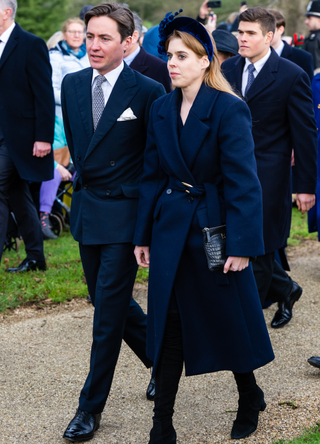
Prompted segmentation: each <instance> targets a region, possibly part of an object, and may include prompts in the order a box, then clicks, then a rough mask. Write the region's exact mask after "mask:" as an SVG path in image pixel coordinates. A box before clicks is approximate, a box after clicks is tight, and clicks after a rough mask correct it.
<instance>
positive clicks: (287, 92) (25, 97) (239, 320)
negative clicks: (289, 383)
mask: <svg viewBox="0 0 320 444" xmlns="http://www.w3.org/2000/svg"><path fill="white" fill-rule="evenodd" d="M16 9H17V3H16V0H0V259H1V255H2V250H3V245H4V240H5V236H6V230H7V224H8V215H9V210H12V211H13V212H14V214H15V217H16V220H17V223H18V226H19V228H20V231H21V234H22V236H23V239H24V242H25V248H26V258H25V259H24V261H23V262H22V263H21V264H20V265H19V266H18V267H15V268H9V269H7V270H6V271H7V272H9V273H17V272H28V271H31V270H37V269H40V270H45V269H46V262H45V257H44V254H43V239H55V238H56V235H55V234H54V232H53V230H52V226H51V225H50V213H51V211H52V207H53V204H54V201H55V197H56V193H57V190H58V188H59V186H60V183H61V182H62V181H71V182H73V195H72V207H71V219H70V230H71V233H72V235H73V237H74V239H75V240H76V241H77V242H78V243H79V250H80V256H81V261H82V264H83V270H84V273H85V277H86V281H87V285H88V291H89V294H90V298H91V301H92V304H93V306H94V318H93V341H92V349H91V358H90V369H89V373H88V376H87V379H86V381H85V382H84V386H83V388H82V390H81V393H80V397H79V407H78V409H77V411H76V413H75V416H74V418H73V419H72V420H71V421H70V423H69V425H68V426H67V428H66V430H65V433H64V435H63V438H64V439H66V440H68V441H72V442H82V441H88V440H90V439H92V438H93V436H94V434H95V432H96V431H97V430H98V428H99V425H100V420H101V413H102V411H103V410H104V408H105V405H106V403H107V399H108V395H109V392H110V388H111V385H112V379H113V374H114V370H115V367H116V363H117V359H118V356H119V352H120V347H121V342H122V339H123V340H125V341H126V343H127V344H128V345H129V347H130V348H131V349H132V351H133V352H134V353H135V354H136V355H137V356H138V358H139V359H140V360H141V361H142V363H143V364H144V365H145V367H146V368H151V369H152V374H151V380H150V382H149V385H148V387H147V392H146V394H147V398H148V399H149V400H152V401H154V416H153V427H152V429H151V432H150V441H149V444H174V443H176V442H177V435H176V432H175V429H174V426H173V413H174V404H175V398H176V394H177V391H178V386H179V380H180V377H181V374H182V370H183V365H185V373H186V375H187V376H189V375H198V374H203V373H211V372H217V371H221V370H229V371H231V372H233V375H234V379H235V383H236V386H237V389H238V392H239V405H238V411H237V416H236V419H235V421H234V423H233V426H232V430H231V438H233V439H241V438H245V437H246V436H249V435H250V434H251V433H253V432H254V431H255V430H256V428H257V426H258V420H259V412H260V411H263V410H264V409H265V408H266V402H265V399H264V392H263V390H262V389H261V388H260V386H259V385H258V384H257V382H256V379H255V375H254V370H255V369H257V368H259V367H262V366H264V365H266V364H267V363H269V362H271V361H272V360H273V359H274V354H273V350H272V344H271V342H270V338H269V335H268V330H267V327H266V324H265V320H264V316H263V308H264V307H266V306H268V305H269V304H272V303H276V304H277V310H276V312H275V315H274V317H273V319H272V322H271V327H272V328H274V329H280V328H283V327H285V326H286V325H287V324H288V323H289V322H290V321H291V319H292V317H293V307H294V304H295V303H296V302H297V301H298V300H299V299H300V297H301V295H302V292H303V289H302V288H301V287H300V285H299V284H298V283H297V282H294V281H293V280H292V279H291V277H290V276H289V274H288V273H287V271H288V270H289V265H288V262H287V260H286V254H285V247H286V243H287V238H288V237H289V232H290V223H291V211H292V190H294V193H295V201H296V205H297V208H298V210H299V211H301V213H302V214H303V213H305V212H308V218H309V229H310V231H318V232H319V229H318V227H319V225H320V211H319V210H318V208H319V201H318V200H316V195H319V194H318V193H319V191H320V190H318V187H319V185H318V182H317V172H318V168H319V167H318V162H317V160H318V159H317V156H318V154H317V151H318V137H317V133H318V130H317V128H319V125H320V100H319V97H320V92H319V91H320V73H319V69H320V47H319V39H320V0H314V1H312V2H310V3H309V5H308V8H307V11H306V19H305V23H306V25H307V27H308V29H309V30H310V35H309V36H308V37H307V38H305V39H304V43H303V45H301V43H302V42H301V40H302V38H301V35H299V36H298V37H297V35H295V36H293V38H292V39H291V38H290V39H284V37H283V35H284V32H285V27H286V22H285V17H284V16H283V14H282V13H281V12H280V11H278V10H276V9H265V8H262V7H254V8H250V7H248V6H247V5H246V4H243V5H242V6H241V9H240V11H239V13H234V14H232V15H231V16H230V17H229V18H228V19H227V20H226V22H222V23H220V24H219V25H217V17H216V16H215V14H213V13H212V11H211V9H210V8H209V4H208V1H207V0H205V2H204V3H203V4H202V5H201V7H200V10H199V14H198V17H197V18H196V19H195V18H191V17H184V16H183V15H182V12H183V11H182V10H180V11H179V12H176V13H174V14H173V13H171V12H170V13H168V14H167V15H166V17H165V18H164V19H163V20H162V21H161V23H160V24H159V25H157V26H154V27H152V28H151V29H149V30H147V29H145V28H144V27H143V24H142V20H141V18H140V17H139V16H138V14H136V13H135V12H132V11H130V9H129V8H128V6H127V5H125V4H117V3H102V4H100V5H98V6H92V5H86V6H85V7H84V8H83V9H82V10H81V12H80V18H78V17H73V18H70V19H68V20H66V21H65V23H64V24H63V26H62V30H61V32H60V31H59V32H57V33H55V34H54V35H53V36H52V37H51V38H50V39H49V41H48V42H47V45H48V47H46V45H45V43H44V42H43V40H41V39H40V38H38V37H36V36H34V35H32V34H30V33H28V32H26V31H24V30H23V29H22V28H21V27H20V26H19V25H18V23H16V22H15V13H16ZM288 42H289V43H288ZM294 42H296V43H297V44H296V47H294V46H293V44H294ZM30 181H32V182H41V187H40V196H39V215H38V212H37V210H36V207H35V205H34V202H33V199H32V196H31V194H30V190H29V187H28V182H30ZM217 233H218V234H217ZM204 239H205V241H204ZM204 242H205V243H206V242H208V243H209V244H210V245H209V246H208V244H206V245H204ZM204 247H205V248H204ZM212 264H216V266H215V267H213V265H212ZM217 264H218V265H217ZM138 266H141V267H149V269H150V270H149V287H148V313H147V315H146V314H145V313H144V312H143V311H142V309H141V307H140V306H139V305H138V304H137V302H136V301H135V300H134V299H133V297H132V290H133V286H134V282H135V277H136V273H137V269H138ZM280 334H281V333H280ZM309 363H310V364H311V365H313V366H315V367H318V368H320V358H319V357H317V356H313V357H311V358H310V359H309ZM265 390H268V388H267V387H266V388H265Z"/></svg>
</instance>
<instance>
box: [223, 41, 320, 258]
mask: <svg viewBox="0 0 320 444" xmlns="http://www.w3.org/2000/svg"><path fill="white" fill-rule="evenodd" d="M244 63H245V59H244V58H243V57H241V56H240V55H237V56H235V57H231V58H230V59H229V60H226V61H225V62H224V63H223V65H222V69H223V73H224V75H225V77H226V79H227V80H228V82H229V83H230V84H231V86H233V87H234V88H235V90H236V91H238V92H239V93H240V92H241V85H242V71H243V67H244ZM246 101H247V104H248V106H249V108H250V111H251V115H252V134H253V139H254V143H255V156H256V161H257V167H258V177H259V179H260V182H261V186H262V195H263V230H264V243H265V252H266V254H267V253H272V252H273V251H276V250H278V249H279V248H282V247H283V246H284V245H286V242H287V238H288V237H289V234H290V225H291V211H292V198H291V179H290V174H291V153H292V149H293V150H294V156H295V178H296V191H297V193H307V194H314V193H315V190H316V184H317V130H316V123H315V119H314V111H313V102H312V92H311V88H310V80H309V78H308V75H307V74H306V73H305V72H304V71H303V70H302V69H301V68H300V67H299V66H297V65H296V64H294V63H292V62H290V61H289V60H285V59H284V58H282V57H279V56H278V54H277V53H276V52H275V51H274V50H273V49H272V48H271V55H270V57H269V59H268V60H267V61H266V63H265V65H264V66H263V68H262V69H261V71H260V72H259V74H258V75H257V77H256V78H255V80H254V82H253V84H252V86H251V87H250V89H249V90H248V94H247V97H246Z"/></svg>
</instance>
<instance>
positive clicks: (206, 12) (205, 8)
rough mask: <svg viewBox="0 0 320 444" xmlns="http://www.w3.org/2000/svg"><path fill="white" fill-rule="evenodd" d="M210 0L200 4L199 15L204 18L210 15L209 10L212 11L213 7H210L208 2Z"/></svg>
mask: <svg viewBox="0 0 320 444" xmlns="http://www.w3.org/2000/svg"><path fill="white" fill-rule="evenodd" d="M208 1H209V0H205V1H204V2H203V3H202V5H201V6H200V10H199V17H200V18H201V19H202V20H204V19H206V18H207V17H208V15H209V12H210V11H211V8H208V6H207V3H208Z"/></svg>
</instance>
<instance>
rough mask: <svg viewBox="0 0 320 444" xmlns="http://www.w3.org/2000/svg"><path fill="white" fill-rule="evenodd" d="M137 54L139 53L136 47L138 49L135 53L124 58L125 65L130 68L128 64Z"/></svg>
mask: <svg viewBox="0 0 320 444" xmlns="http://www.w3.org/2000/svg"><path fill="white" fill-rule="evenodd" d="M139 52H140V46H138V48H137V49H136V50H135V51H133V53H132V54H129V55H128V56H127V57H125V58H124V61H125V62H126V64H127V65H129V66H130V64H131V63H132V62H133V61H134V59H135V58H136V57H137V55H138V54H139Z"/></svg>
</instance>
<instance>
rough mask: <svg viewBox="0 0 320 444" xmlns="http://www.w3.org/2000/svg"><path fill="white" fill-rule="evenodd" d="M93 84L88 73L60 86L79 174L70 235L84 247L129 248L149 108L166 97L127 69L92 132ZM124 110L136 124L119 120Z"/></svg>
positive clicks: (159, 88) (71, 77)
mask: <svg viewBox="0 0 320 444" xmlns="http://www.w3.org/2000/svg"><path fill="white" fill-rule="evenodd" d="M91 82H92V68H87V69H84V70H82V71H79V72H77V73H73V74H69V75H67V76H66V77H65V78H64V80H63V83H62V109H63V118H64V125H65V131H66V137H67V141H68V147H69V150H70V153H71V156H72V159H73V161H74V163H75V167H76V170H77V175H76V177H75V180H74V193H73V197H72V206H71V232H72V234H73V236H74V238H75V239H76V240H77V241H78V242H81V243H82V244H84V245H95V244H110V243H123V242H132V239H133V233H134V227H135V222H136V215H137V208H138V197H139V181H140V178H141V175H142V168H143V165H142V163H143V162H142V159H143V153H144V148H145V142H146V133H147V126H148V120H149V111H150V106H151V104H152V102H153V101H154V100H155V99H157V98H158V97H160V96H161V95H162V94H164V93H165V91H164V88H163V86H162V85H160V84H159V83H157V82H155V81H153V80H151V79H149V78H147V77H145V76H143V75H141V74H139V73H137V72H135V71H133V70H132V69H130V68H129V67H128V66H127V65H126V64H125V65H124V69H123V71H122V72H121V74H120V76H119V78H118V80H117V82H116V84H115V86H114V88H113V90H112V93H111V96H110V98H109V100H108V102H107V105H106V106H105V109H104V111H103V114H102V116H101V119H100V121H99V124H98V126H97V129H96V131H95V132H93V123H92V111H91V109H92V99H91ZM128 108H131V110H132V112H133V114H134V116H135V117H136V118H133V119H131V120H123V121H120V120H118V119H119V118H120V116H121V115H122V113H123V112H124V111H125V110H126V109H128Z"/></svg>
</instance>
